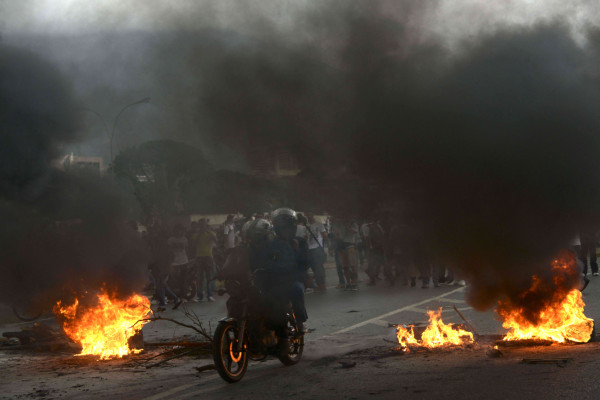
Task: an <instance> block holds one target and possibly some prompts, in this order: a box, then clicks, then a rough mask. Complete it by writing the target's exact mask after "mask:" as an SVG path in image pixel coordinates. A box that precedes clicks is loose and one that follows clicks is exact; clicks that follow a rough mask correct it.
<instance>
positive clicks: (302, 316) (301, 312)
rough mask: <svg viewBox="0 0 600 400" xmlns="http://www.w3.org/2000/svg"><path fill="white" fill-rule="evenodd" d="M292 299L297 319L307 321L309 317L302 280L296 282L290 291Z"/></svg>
mask: <svg viewBox="0 0 600 400" xmlns="http://www.w3.org/2000/svg"><path fill="white" fill-rule="evenodd" d="M290 299H291V301H292V308H293V310H294V315H295V316H296V321H298V322H305V321H306V320H307V319H308V314H307V313H306V306H305V305H304V285H303V284H302V282H298V281H296V282H294V283H293V284H292V287H291V291H290Z"/></svg>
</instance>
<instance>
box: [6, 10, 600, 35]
mask: <svg viewBox="0 0 600 400" xmlns="http://www.w3.org/2000/svg"><path fill="white" fill-rule="evenodd" d="M356 3H357V4H358V3H362V2H356ZM401 3H402V2H397V1H390V2H389V6H388V7H389V8H390V15H393V14H394V12H395V11H397V10H398V4H401ZM336 4H337V5H340V4H344V5H348V4H351V3H349V2H341V3H340V2H339V1H333V0H330V1H307V0H294V1H290V0H245V1H239V0H238V1H234V0H171V1H165V0H162V1H160V0H94V1H89V0H0V31H4V32H6V33H16V32H20V33H22V32H35V33H50V34H52V33H63V34H64V33H82V32H97V31H113V32H114V31H129V30H170V29H173V28H179V29H200V28H206V27H216V28H225V29H231V30H237V31H241V32H243V33H246V34H251V33H252V30H253V27H255V26H256V24H255V23H256V21H257V20H259V21H260V20H263V21H266V22H269V23H270V24H272V25H273V27H274V28H275V29H277V30H278V31H279V34H284V33H294V37H296V38H298V36H300V37H302V35H298V34H299V33H301V30H299V29H298V28H299V27H298V25H297V17H298V16H299V15H301V14H303V13H306V12H311V11H315V10H316V8H318V7H328V6H332V7H335V6H336ZM422 4H423V9H424V10H426V11H425V12H424V15H423V16H422V17H423V20H424V22H425V24H423V26H424V27H426V28H425V31H424V35H425V36H427V33H429V34H433V35H435V36H438V35H441V36H443V37H444V38H445V39H446V40H448V41H449V42H450V43H451V44H452V43H454V41H455V40H456V39H459V40H460V39H463V38H468V37H469V35H473V34H477V33H479V32H481V31H486V30H493V29H496V28H498V27H502V26H506V25H507V24H516V25H528V24H531V23H532V22H538V21H539V20H542V19H552V18H556V17H561V18H565V17H566V20H568V21H569V22H570V23H571V26H572V28H573V30H574V32H575V33H576V34H581V32H582V29H584V28H585V27H586V26H588V25H589V24H593V25H597V24H598V21H599V19H600V18H599V16H600V3H599V2H595V1H589V0H570V1H569V0H543V1H542V0H498V1H489V0H423V2H422Z"/></svg>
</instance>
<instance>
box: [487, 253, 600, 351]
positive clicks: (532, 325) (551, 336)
mask: <svg viewBox="0 0 600 400" xmlns="http://www.w3.org/2000/svg"><path fill="white" fill-rule="evenodd" d="M552 273H553V277H552V283H551V284H550V283H549V282H545V281H543V280H542V279H540V278H539V277H538V276H536V275H534V276H533V277H532V283H531V286H530V287H529V288H528V289H527V290H526V291H524V292H523V293H521V295H520V298H521V302H520V304H517V305H512V306H511V304H510V303H509V302H508V301H504V302H503V301H499V302H498V308H497V310H496V311H497V313H498V315H500V317H501V318H502V319H503V323H502V326H503V327H504V328H506V329H509V330H510V331H509V332H508V333H507V334H506V336H505V337H504V338H503V340H525V339H538V340H551V341H554V342H558V343H564V342H566V341H571V342H580V343H585V342H588V341H589V340H590V338H591V335H592V331H593V329H594V320H593V319H591V318H588V317H586V316H585V314H584V313H583V309H584V307H585V303H584V301H583V299H582V297H581V292H580V291H579V290H578V289H570V288H568V287H569V282H572V281H575V282H577V281H579V280H580V273H579V270H578V268H577V266H576V262H575V259H574V254H572V253H568V252H563V253H561V254H560V255H559V257H557V259H555V260H554V261H553V263H552ZM571 287H572V286H571ZM540 293H548V296H547V297H548V298H547V299H545V300H546V302H545V304H544V306H543V307H541V309H540V310H539V311H536V312H535V313H534V314H533V318H532V311H531V310H530V309H528V308H527V304H528V303H529V302H528V299H530V298H532V297H535V296H536V295H539V294H540ZM526 314H527V315H528V318H526V317H525V315H526Z"/></svg>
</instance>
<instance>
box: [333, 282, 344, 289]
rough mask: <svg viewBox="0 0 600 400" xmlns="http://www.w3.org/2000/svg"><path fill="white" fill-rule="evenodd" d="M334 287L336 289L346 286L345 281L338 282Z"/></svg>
mask: <svg viewBox="0 0 600 400" xmlns="http://www.w3.org/2000/svg"><path fill="white" fill-rule="evenodd" d="M335 288H336V289H345V288H346V284H345V283H338V285H337V286H336V287H335Z"/></svg>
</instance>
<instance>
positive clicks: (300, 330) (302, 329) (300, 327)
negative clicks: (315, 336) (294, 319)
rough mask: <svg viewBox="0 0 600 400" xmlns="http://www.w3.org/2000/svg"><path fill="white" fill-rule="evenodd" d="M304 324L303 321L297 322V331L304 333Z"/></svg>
mask: <svg viewBox="0 0 600 400" xmlns="http://www.w3.org/2000/svg"><path fill="white" fill-rule="evenodd" d="M306 330H307V329H306V324H305V323H304V322H299V323H298V332H300V333H302V334H305V333H306Z"/></svg>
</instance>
